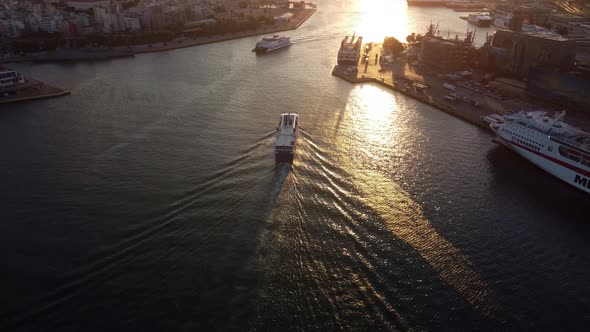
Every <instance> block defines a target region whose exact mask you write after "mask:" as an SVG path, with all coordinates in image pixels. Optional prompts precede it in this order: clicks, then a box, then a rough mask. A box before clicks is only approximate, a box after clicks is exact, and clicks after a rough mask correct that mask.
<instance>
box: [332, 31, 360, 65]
mask: <svg viewBox="0 0 590 332" xmlns="http://www.w3.org/2000/svg"><path fill="white" fill-rule="evenodd" d="M362 46H363V37H360V36H359V37H356V39H355V35H354V34H353V35H352V37H349V36H346V37H344V39H342V42H340V49H339V50H338V64H339V65H345V66H356V65H357V64H358V63H359V59H360V58H361V48H362Z"/></svg>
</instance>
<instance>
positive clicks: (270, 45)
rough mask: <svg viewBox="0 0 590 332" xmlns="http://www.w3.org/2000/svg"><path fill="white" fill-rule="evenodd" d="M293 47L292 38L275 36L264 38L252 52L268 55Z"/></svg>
mask: <svg viewBox="0 0 590 332" xmlns="http://www.w3.org/2000/svg"><path fill="white" fill-rule="evenodd" d="M291 45H293V43H292V42H291V38H290V37H287V36H281V35H274V36H272V37H264V38H262V40H261V41H259V42H257V43H256V47H254V49H253V50H252V52H256V53H257V54H261V53H268V52H272V51H276V50H279V49H281V48H285V47H289V46H291Z"/></svg>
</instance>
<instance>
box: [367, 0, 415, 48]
mask: <svg viewBox="0 0 590 332" xmlns="http://www.w3.org/2000/svg"><path fill="white" fill-rule="evenodd" d="M407 9H408V6H407V3H406V1H402V0H359V1H358V2H357V10H358V11H359V13H360V15H361V19H360V21H359V23H358V25H357V27H356V29H355V31H356V34H357V35H359V36H363V40H364V41H365V42H382V41H383V38H384V37H386V36H393V37H395V38H397V39H399V40H400V41H402V42H405V38H406V36H407V35H408V34H409V31H408V27H409V24H408V16H407Z"/></svg>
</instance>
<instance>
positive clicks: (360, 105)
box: [347, 85, 397, 147]
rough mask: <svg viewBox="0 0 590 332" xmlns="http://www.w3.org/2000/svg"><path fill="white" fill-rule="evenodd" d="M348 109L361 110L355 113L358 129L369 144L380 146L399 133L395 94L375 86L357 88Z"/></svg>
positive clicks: (363, 140)
mask: <svg viewBox="0 0 590 332" xmlns="http://www.w3.org/2000/svg"><path fill="white" fill-rule="evenodd" d="M347 108H348V109H350V108H355V109H357V110H361V112H358V113H353V114H354V115H355V119H354V123H355V125H356V126H357V131H358V132H361V133H362V134H363V136H364V137H363V138H362V139H361V141H362V142H363V143H367V144H368V146H373V147H378V146H382V145H383V144H384V143H385V144H388V142H390V141H391V140H392V137H393V136H395V135H396V133H397V127H396V125H395V124H396V121H395V120H396V117H397V113H396V112H394V110H395V109H397V105H396V101H395V98H394V96H393V95H392V94H391V93H389V92H388V91H384V90H382V89H379V88H377V87H375V86H371V85H367V86H359V87H357V88H355V89H354V90H353V91H352V93H351V95H350V97H349V102H348V106H347Z"/></svg>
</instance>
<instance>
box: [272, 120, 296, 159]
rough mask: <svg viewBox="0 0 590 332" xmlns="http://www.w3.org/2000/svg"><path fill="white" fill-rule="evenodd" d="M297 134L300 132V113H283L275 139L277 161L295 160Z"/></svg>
mask: <svg viewBox="0 0 590 332" xmlns="http://www.w3.org/2000/svg"><path fill="white" fill-rule="evenodd" d="M297 134H299V114H297V113H282V114H281V118H280V120H279V127H278V128H277V137H276V141H275V161H276V162H277V163H280V162H292V161H293V157H295V149H296V148H297Z"/></svg>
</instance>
